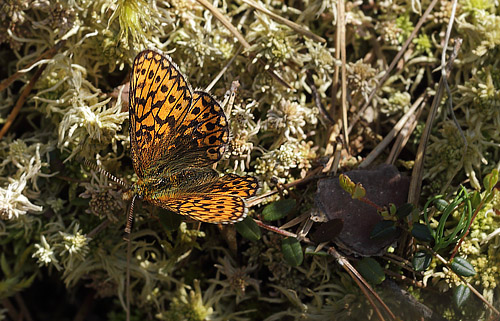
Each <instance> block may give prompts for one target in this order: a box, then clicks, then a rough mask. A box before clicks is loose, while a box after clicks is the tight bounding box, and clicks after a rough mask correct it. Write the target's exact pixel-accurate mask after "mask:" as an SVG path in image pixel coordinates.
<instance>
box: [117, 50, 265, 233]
mask: <svg viewBox="0 0 500 321" xmlns="http://www.w3.org/2000/svg"><path fill="white" fill-rule="evenodd" d="M129 103H130V107H129V117H130V128H129V131H130V143H131V156H132V161H133V166H134V170H135V172H136V174H137V176H138V180H137V182H135V183H134V184H133V185H132V186H131V189H130V192H131V193H132V194H133V195H134V199H135V197H139V198H142V199H143V200H145V201H147V202H149V203H151V204H154V205H156V206H159V207H162V208H165V209H168V210H170V211H173V212H176V213H178V214H182V215H185V216H188V217H190V218H192V219H195V220H198V221H202V222H207V223H223V224H226V223H235V222H238V221H241V220H242V219H243V218H244V217H245V216H246V214H247V211H248V208H247V206H246V204H245V198H247V197H251V196H253V195H255V193H256V192H257V189H258V182H257V179H256V178H254V177H251V176H238V175H234V174H229V175H224V176H220V175H219V174H218V173H217V172H216V171H215V170H213V169H212V168H211V167H212V165H213V164H214V163H216V162H217V161H219V160H220V159H221V158H222V156H223V154H224V151H225V148H226V145H227V143H228V141H229V128H228V121H227V118H226V116H225V115H224V111H223V110H222V108H221V106H220V105H219V103H218V102H217V101H216V100H215V99H214V98H213V97H212V96H211V95H210V94H209V93H207V92H204V91H200V90H192V89H191V86H190V85H189V83H188V82H187V80H186V78H185V77H184V76H183V75H182V73H181V72H180V71H179V68H178V67H177V66H176V65H175V63H173V62H172V60H171V59H170V57H168V56H166V55H163V54H161V53H158V52H156V51H153V50H145V51H142V52H140V53H139V54H138V55H137V57H136V58H135V60H134V63H133V66H132V73H131V77H130V92H129ZM132 206H133V205H132ZM129 221H131V217H130V216H129ZM129 225H131V222H130V223H129ZM129 225H127V226H128V228H129V230H130V226H129Z"/></svg>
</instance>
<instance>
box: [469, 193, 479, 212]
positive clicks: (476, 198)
mask: <svg viewBox="0 0 500 321" xmlns="http://www.w3.org/2000/svg"><path fill="white" fill-rule="evenodd" d="M470 202H471V206H472V208H477V207H478V206H479V204H481V193H479V192H478V191H474V193H472V195H471V197H470Z"/></svg>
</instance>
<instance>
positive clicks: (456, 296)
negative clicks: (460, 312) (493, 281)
mask: <svg viewBox="0 0 500 321" xmlns="http://www.w3.org/2000/svg"><path fill="white" fill-rule="evenodd" d="M469 296H470V289H469V288H468V287H467V286H465V285H463V284H460V285H459V286H457V287H456V288H455V291H454V293H453V302H455V305H456V306H457V307H461V306H462V305H463V304H464V303H465V301H467V299H468V298H469Z"/></svg>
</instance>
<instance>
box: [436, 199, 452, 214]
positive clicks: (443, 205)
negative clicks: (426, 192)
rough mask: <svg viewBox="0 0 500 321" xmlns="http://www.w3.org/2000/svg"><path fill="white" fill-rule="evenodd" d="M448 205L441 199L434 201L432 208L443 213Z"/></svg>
mask: <svg viewBox="0 0 500 321" xmlns="http://www.w3.org/2000/svg"><path fill="white" fill-rule="evenodd" d="M448 205H449V204H448V202H447V201H446V200H444V199H442V198H438V199H436V200H434V207H436V209H437V210H438V211H440V212H443V211H444V210H445V209H446V207H447V206H448Z"/></svg>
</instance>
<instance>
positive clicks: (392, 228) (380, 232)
mask: <svg viewBox="0 0 500 321" xmlns="http://www.w3.org/2000/svg"><path fill="white" fill-rule="evenodd" d="M396 232H397V228H396V222H394V221H380V222H378V223H377V224H376V225H375V227H374V228H373V230H372V232H371V233H370V238H371V239H379V238H380V239H381V238H386V237H390V236H392V235H394V233H396Z"/></svg>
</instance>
